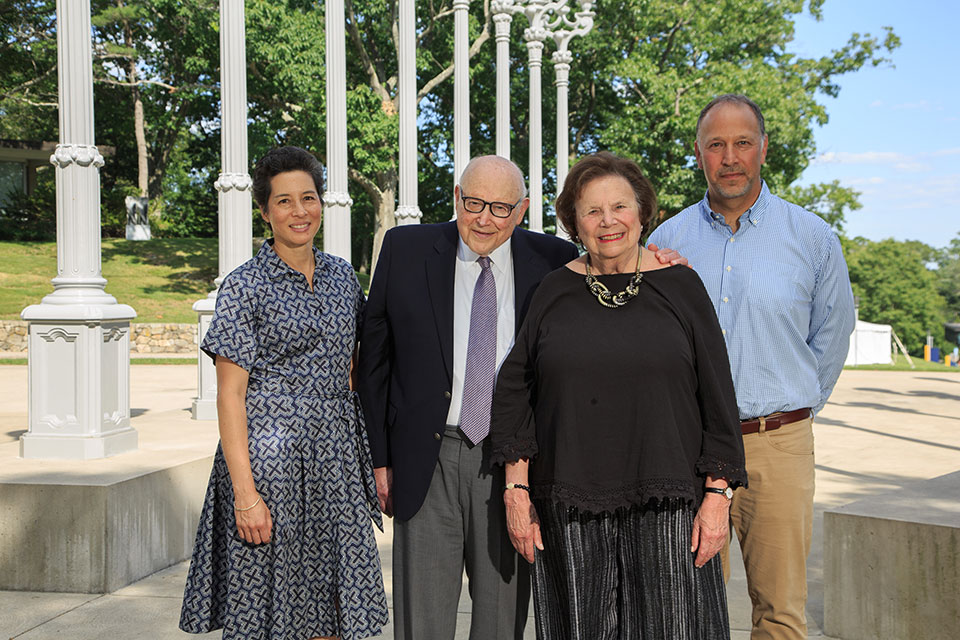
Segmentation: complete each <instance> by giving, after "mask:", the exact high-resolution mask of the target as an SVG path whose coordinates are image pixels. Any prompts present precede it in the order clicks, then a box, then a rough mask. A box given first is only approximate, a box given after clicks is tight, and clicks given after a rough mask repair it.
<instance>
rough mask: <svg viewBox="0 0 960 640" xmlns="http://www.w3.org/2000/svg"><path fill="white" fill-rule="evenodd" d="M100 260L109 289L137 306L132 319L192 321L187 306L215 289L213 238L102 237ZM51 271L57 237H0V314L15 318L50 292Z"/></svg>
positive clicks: (194, 316)
mask: <svg viewBox="0 0 960 640" xmlns="http://www.w3.org/2000/svg"><path fill="white" fill-rule="evenodd" d="M102 261H103V267H102V268H103V277H104V278H106V279H107V293H109V294H111V295H113V296H114V297H115V298H116V299H117V301H118V302H122V303H124V304H129V305H130V306H132V307H133V308H134V309H135V310H136V311H137V317H136V319H135V320H134V322H196V321H197V314H196V313H195V312H194V311H193V310H192V309H191V308H190V307H191V305H193V303H194V302H196V301H197V300H199V299H200V298H202V297H204V296H206V295H207V293H209V292H210V290H211V289H212V288H213V280H214V278H216V277H217V240H216V238H178V239H168V240H148V241H145V242H130V241H128V240H120V239H105V240H103V241H102ZM55 275H57V244H56V243H55V242H29V243H26V242H25V243H16V242H0V319H4V320H16V319H19V317H20V311H22V310H23V308H24V307H26V306H27V305H30V304H35V303H38V302H40V299H41V298H43V296H45V295H46V294H48V293H50V292H51V291H53V285H51V284H50V279H51V278H53V277H54V276H55Z"/></svg>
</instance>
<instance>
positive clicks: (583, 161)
mask: <svg viewBox="0 0 960 640" xmlns="http://www.w3.org/2000/svg"><path fill="white" fill-rule="evenodd" d="M605 176H620V177H621V178H623V179H624V180H626V181H627V182H628V183H629V184H630V188H631V189H633V195H634V196H635V197H636V199H637V204H638V205H639V208H640V224H642V225H643V226H644V228H646V226H647V223H648V222H650V220H651V218H653V215H654V213H656V211H657V193H656V192H655V191H654V190H653V185H652V184H650V181H649V180H647V177H646V176H645V175H643V171H641V170H640V167H639V166H638V165H637V163H636V162H634V161H633V160H630V159H629V158H621V157H620V156H617V155H614V154H612V153H610V152H609V151H600V152H598V153H591V154H590V155H588V156H584V157H583V158H580V160H579V162H577V164H575V165H573V168H572V169H571V170H570V173H568V174H567V179H566V180H564V182H563V191H561V192H560V195H559V196H558V197H557V220H558V221H559V222H560V224H561V225H563V228H564V229H565V230H566V232H567V234H568V235H569V236H570V239H571V240H573V241H574V242H576V243H578V244H579V243H580V236H579V235H578V234H577V209H576V205H577V200H578V199H579V198H580V194H581V193H582V192H583V189H584V187H586V186H587V183H589V182H591V181H593V180H595V179H597V178H603V177H605Z"/></svg>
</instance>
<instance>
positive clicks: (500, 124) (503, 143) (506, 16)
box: [491, 0, 520, 159]
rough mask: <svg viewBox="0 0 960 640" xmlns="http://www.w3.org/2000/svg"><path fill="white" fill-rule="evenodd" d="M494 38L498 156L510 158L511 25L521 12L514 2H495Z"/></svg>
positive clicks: (504, 0) (508, 0)
mask: <svg viewBox="0 0 960 640" xmlns="http://www.w3.org/2000/svg"><path fill="white" fill-rule="evenodd" d="M491 7H492V10H493V26H494V37H495V39H496V42H497V155H498V156H502V157H504V158H507V159H509V158H510V24H511V23H512V22H513V14H514V13H515V12H517V11H519V10H520V8H519V7H517V6H516V5H514V3H513V0H494V2H493V4H492V5H491Z"/></svg>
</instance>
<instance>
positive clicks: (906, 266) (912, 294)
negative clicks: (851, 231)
mask: <svg viewBox="0 0 960 640" xmlns="http://www.w3.org/2000/svg"><path fill="white" fill-rule="evenodd" d="M843 244H844V255H845V256H846V258H847V266H848V268H849V270H850V284H851V285H852V286H853V293H854V295H856V296H859V298H860V319H861V320H865V321H867V322H878V323H883V324H889V325H892V326H893V330H894V331H896V332H897V335H898V336H900V339H901V340H902V341H903V344H904V345H905V346H906V347H907V349H908V350H909V351H911V352H913V353H920V352H922V351H923V345H924V344H926V337H927V334H928V333H930V334H931V335H933V336H935V337H937V339H938V341H940V339H941V338H942V337H943V328H942V324H941V322H942V315H941V314H942V310H943V304H944V300H943V298H942V297H941V295H940V294H939V293H938V292H937V276H936V274H935V273H934V272H932V271H931V270H929V269H927V266H926V265H927V263H928V262H929V260H930V258H931V254H932V252H933V250H932V249H931V248H930V247H928V246H926V245H924V244H923V243H920V242H915V241H914V242H898V241H896V240H893V239H887V240H881V241H880V242H873V241H870V240H866V239H864V238H854V239H853V240H844V241H843Z"/></svg>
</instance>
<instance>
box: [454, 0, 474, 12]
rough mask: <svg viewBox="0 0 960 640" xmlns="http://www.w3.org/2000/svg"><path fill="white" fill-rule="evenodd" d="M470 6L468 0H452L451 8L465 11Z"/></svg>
mask: <svg viewBox="0 0 960 640" xmlns="http://www.w3.org/2000/svg"><path fill="white" fill-rule="evenodd" d="M469 8H470V0H453V10H454V11H458V10H463V11H466V10H467V9H469Z"/></svg>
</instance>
